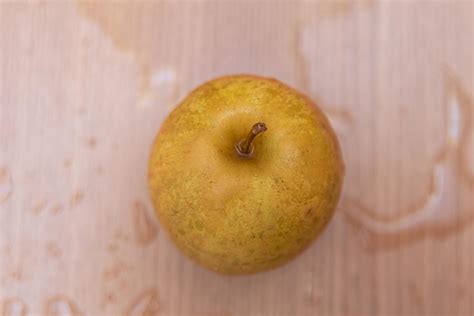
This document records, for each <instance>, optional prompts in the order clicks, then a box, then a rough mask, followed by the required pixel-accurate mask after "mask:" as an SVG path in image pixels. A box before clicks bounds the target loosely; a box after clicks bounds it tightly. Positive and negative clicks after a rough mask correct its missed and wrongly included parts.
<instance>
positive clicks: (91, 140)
mask: <svg viewBox="0 0 474 316" xmlns="http://www.w3.org/2000/svg"><path fill="white" fill-rule="evenodd" d="M86 144H87V147H89V148H90V149H95V148H96V147H97V139H96V138H95V137H90V138H88V139H87V140H86Z"/></svg>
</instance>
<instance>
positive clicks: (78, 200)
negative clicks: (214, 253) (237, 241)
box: [0, 0, 474, 316]
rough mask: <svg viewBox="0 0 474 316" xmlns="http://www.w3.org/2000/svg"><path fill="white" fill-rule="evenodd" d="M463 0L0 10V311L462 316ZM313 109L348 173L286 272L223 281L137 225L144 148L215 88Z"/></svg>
mask: <svg viewBox="0 0 474 316" xmlns="http://www.w3.org/2000/svg"><path fill="white" fill-rule="evenodd" d="M473 39H474V3H473V2H472V1H456V0H454V1H421V0H419V1H406V2H405V1H360V2H347V1H340V2H304V3H303V2H297V1H293V2H291V3H290V2H247V1H239V2H237V1H232V2H229V1H226V2H222V1H219V2H218V1H207V2H204V1H199V2H198V1H194V2H186V3H185V2H171V1H169V2H160V3H158V2H146V3H144V2H139V3H132V2H129V3H126V2H121V3H118V2H107V3H102V4H93V3H77V2H68V3H66V2H59V1H54V2H53V1H51V2H47V1H35V2H30V3H25V2H19V1H15V2H1V4H0V308H1V309H0V310H1V314H2V315H5V316H6V315H26V314H28V315H158V314H159V315H172V316H175V315H185V316H187V315H203V316H204V315H205V316H229V315H233V316H236V315H250V316H253V315H397V316H398V315H473V314H474V303H473V301H474V294H473V293H474V285H473V280H474V254H473V251H474V227H473V226H472V223H473V219H474V202H473V197H472V196H473V195H474V194H473V192H474V190H473V186H474V140H473V134H474V132H473V126H472V121H473V119H474V118H473V111H474V103H473V98H474V51H473V50H474V47H473V45H474V44H473ZM232 73H255V74H260V75H266V76H271V77H276V78H278V79H280V80H282V81H285V82H287V83H288V84H290V85H292V86H294V87H296V88H297V89H299V90H301V91H303V92H305V93H306V94H308V95H310V96H311V97H312V98H313V99H315V100H316V101H317V102H318V103H319V104H320V105H321V107H322V108H323V109H324V110H325V111H326V113H328V116H329V117H330V119H331V121H332V122H333V124H334V126H335V128H336V129H337V132H338V134H339V136H340V139H341V142H342V145H343V149H344V157H345V162H346V166H347V177H346V182H345V191H344V194H343V197H342V200H341V203H340V207H339V208H338V211H337V214H336V215H335V217H334V219H333V221H332V222H331V224H330V226H329V228H328V229H327V230H326V232H325V233H324V234H323V235H322V237H321V238H320V239H319V240H318V241H317V242H316V243H315V244H313V245H312V246H311V247H310V248H309V249H308V250H307V251H306V252H305V253H303V254H302V255H301V256H299V257H298V258H297V259H296V260H294V261H292V262H291V263H290V264H288V265H286V266H284V267H282V268H279V269H276V270H273V271H270V272H266V273H261V274H258V275H253V276H244V277H225V276H220V275H217V274H214V273H212V272H208V271H206V270H204V269H202V268H200V267H198V266H196V265H195V264H194V263H192V262H191V261H189V260H188V259H187V258H185V257H183V255H182V254H181V253H179V252H178V251H177V249H176V248H175V247H174V246H173V244H171V243H170V241H169V239H168V237H167V236H166V234H165V233H164V232H163V230H162V229H161V227H160V226H159V224H158V223H157V222H156V220H155V218H154V217H153V213H152V211H151V205H150V201H149V198H148V192H147V185H146V166H147V158H148V153H149V149H150V145H151V142H152V140H153V138H154V135H155V133H156V131H157V130H158V128H159V127H160V124H161V122H162V121H163V120H164V118H165V117H166V115H167V114H168V113H169V112H170V111H171V109H172V108H173V107H174V106H175V105H176V104H177V102H178V101H179V100H180V99H181V98H182V97H183V96H184V95H185V94H186V93H187V92H189V91H190V90H191V89H192V88H193V87H195V86H196V85H198V84H199V83H201V82H203V81H205V80H208V79H210V78H213V77H215V76H218V75H224V74H232Z"/></svg>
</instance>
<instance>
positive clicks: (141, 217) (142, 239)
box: [133, 201, 158, 245]
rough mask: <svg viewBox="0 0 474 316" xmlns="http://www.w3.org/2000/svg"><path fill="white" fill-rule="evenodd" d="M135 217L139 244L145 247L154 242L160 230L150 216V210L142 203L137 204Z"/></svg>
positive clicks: (134, 210) (135, 205)
mask: <svg viewBox="0 0 474 316" xmlns="http://www.w3.org/2000/svg"><path fill="white" fill-rule="evenodd" d="M133 215H134V225H135V233H136V238H137V241H138V243H140V244H143V245H145V244H148V243H150V242H152V241H153V239H154V238H155V237H156V235H157V232H158V229H157V227H156V225H155V223H154V222H153V220H152V219H151V217H150V215H149V214H148V209H147V208H146V206H145V205H144V204H143V203H142V202H140V201H136V202H135V204H134V209H133Z"/></svg>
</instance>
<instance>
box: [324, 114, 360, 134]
mask: <svg viewBox="0 0 474 316" xmlns="http://www.w3.org/2000/svg"><path fill="white" fill-rule="evenodd" d="M323 112H324V113H325V114H326V115H327V118H328V120H329V122H330V123H331V126H332V127H333V128H334V131H335V132H336V134H337V135H338V136H340V137H344V136H345V135H346V134H347V133H348V130H349V129H350V128H352V127H353V119H352V115H351V114H350V113H349V112H347V111H345V110H339V109H333V108H323Z"/></svg>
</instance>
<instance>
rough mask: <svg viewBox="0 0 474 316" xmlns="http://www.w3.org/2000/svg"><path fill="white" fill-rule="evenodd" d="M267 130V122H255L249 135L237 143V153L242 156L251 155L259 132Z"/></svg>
mask: <svg viewBox="0 0 474 316" xmlns="http://www.w3.org/2000/svg"><path fill="white" fill-rule="evenodd" d="M266 130H267V126H266V125H265V123H262V122H258V123H256V124H254V125H253V126H252V129H251V130H250V132H249V134H248V135H247V137H246V138H244V139H242V140H241V141H239V142H238V143H237V144H235V149H236V151H237V153H238V154H239V155H240V156H242V157H251V156H252V154H253V145H252V141H253V139H254V138H255V137H256V136H257V135H258V134H260V133H263V132H265V131H266Z"/></svg>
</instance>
